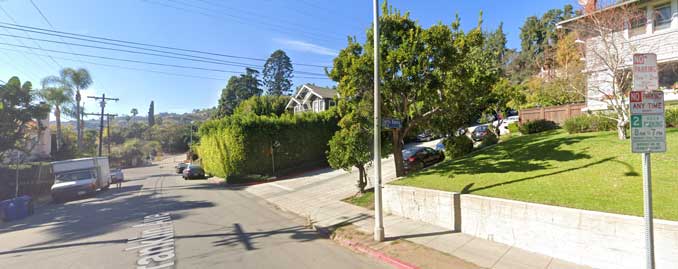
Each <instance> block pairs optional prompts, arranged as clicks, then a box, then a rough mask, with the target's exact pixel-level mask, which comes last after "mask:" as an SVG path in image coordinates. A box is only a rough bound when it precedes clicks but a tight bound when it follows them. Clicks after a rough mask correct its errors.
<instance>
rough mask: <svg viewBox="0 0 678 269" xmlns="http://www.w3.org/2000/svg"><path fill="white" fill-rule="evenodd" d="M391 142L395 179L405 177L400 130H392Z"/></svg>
mask: <svg viewBox="0 0 678 269" xmlns="http://www.w3.org/2000/svg"><path fill="white" fill-rule="evenodd" d="M391 139H392V142H393V159H394V161H395V168H396V177H402V176H405V167H404V165H403V153H402V152H403V144H402V143H403V138H402V135H401V134H400V129H393V130H392V132H391Z"/></svg>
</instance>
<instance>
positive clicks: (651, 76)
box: [633, 53, 659, 91]
mask: <svg viewBox="0 0 678 269" xmlns="http://www.w3.org/2000/svg"><path fill="white" fill-rule="evenodd" d="M657 89H659V75H658V73H657V54H654V53H642V54H634V55H633V90H634V91H656V90H657Z"/></svg>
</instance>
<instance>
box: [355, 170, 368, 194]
mask: <svg viewBox="0 0 678 269" xmlns="http://www.w3.org/2000/svg"><path fill="white" fill-rule="evenodd" d="M356 167H357V168H358V184H357V185H356V186H358V191H359V192H360V193H361V194H362V193H365V186H367V172H366V171H365V166H363V165H356Z"/></svg>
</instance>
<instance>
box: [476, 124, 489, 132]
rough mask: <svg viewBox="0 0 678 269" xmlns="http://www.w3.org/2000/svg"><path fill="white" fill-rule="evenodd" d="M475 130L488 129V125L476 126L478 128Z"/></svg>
mask: <svg viewBox="0 0 678 269" xmlns="http://www.w3.org/2000/svg"><path fill="white" fill-rule="evenodd" d="M474 131H476V132H483V131H487V125H482V126H478V127H476V129H475V130H474Z"/></svg>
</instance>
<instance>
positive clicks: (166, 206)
mask: <svg viewBox="0 0 678 269" xmlns="http://www.w3.org/2000/svg"><path fill="white" fill-rule="evenodd" d="M159 181H161V180H159ZM158 185H159V186H156V188H149V189H144V190H142V189H141V187H142V185H133V186H125V187H123V188H121V189H115V188H114V189H110V190H108V191H105V192H103V193H99V194H98V195H97V196H96V197H93V198H89V199H85V200H80V201H75V202H70V203H66V204H50V205H47V206H45V207H43V208H38V209H37V210H36V213H35V214H34V215H33V216H30V217H28V218H26V219H23V220H21V221H17V222H10V223H4V224H2V225H0V241H3V240H2V236H3V235H5V233H12V232H19V231H22V230H26V229H33V228H39V230H36V231H32V232H34V233H36V235H37V234H45V233H46V234H47V235H48V236H47V238H53V239H50V240H46V241H42V242H39V243H35V244H30V245H26V246H11V247H10V244H5V243H3V248H5V251H4V252H0V255H3V254H8V253H15V252H17V251H22V250H23V249H27V250H24V251H29V250H31V249H34V250H40V249H49V248H60V247H70V246H77V245H81V244H85V245H86V244H98V243H119V242H118V241H116V240H113V241H111V242H109V241H105V242H98V243H97V242H84V243H73V244H65V245H55V246H48V245H50V244H63V243H71V242H73V241H76V240H83V239H87V238H90V237H94V236H99V235H102V234H105V233H108V232H111V231H114V230H116V229H119V228H120V227H122V226H128V225H132V224H135V223H136V222H138V221H140V220H141V219H143V217H144V216H147V215H150V214H156V213H159V212H172V219H173V220H177V219H181V218H183V217H185V215H184V214H185V213H182V211H187V210H191V209H195V208H207V207H214V206H215V204H214V203H212V202H208V201H191V200H182V199H181V198H182V196H178V195H166V194H163V193H161V192H160V188H161V185H162V184H161V183H160V184H158ZM131 208H132V209H131ZM8 243H9V242H8ZM19 247H20V248H19ZM37 247H41V248H37ZM11 248H14V249H13V250H9V251H7V249H11Z"/></svg>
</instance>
